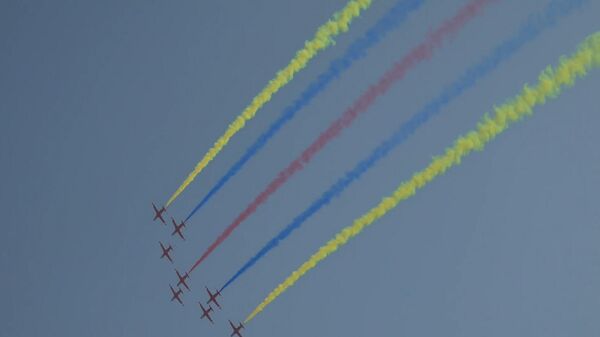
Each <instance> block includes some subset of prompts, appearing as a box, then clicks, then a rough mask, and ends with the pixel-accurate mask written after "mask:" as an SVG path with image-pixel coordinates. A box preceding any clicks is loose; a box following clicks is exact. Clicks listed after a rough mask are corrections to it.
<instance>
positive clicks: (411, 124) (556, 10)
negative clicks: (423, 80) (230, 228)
mask: <svg viewBox="0 0 600 337" xmlns="http://www.w3.org/2000/svg"><path fill="white" fill-rule="evenodd" d="M581 2H582V1H578V2H569V3H567V2H565V1H562V2H556V1H555V2H553V3H551V4H550V5H549V6H548V7H547V8H546V10H545V12H544V13H543V14H542V15H540V16H531V17H530V18H529V20H527V21H526V22H525V23H524V24H523V25H522V26H521V29H520V30H519V31H518V32H517V33H516V35H514V36H513V37H511V38H510V39H508V40H506V41H505V42H503V43H502V44H500V45H499V46H498V47H497V48H496V49H494V50H493V51H492V53H491V54H489V55H488V56H486V57H485V58H484V59H483V60H482V61H481V62H480V63H479V64H477V65H475V66H472V67H471V68H469V69H467V71H466V72H465V73H464V74H463V75H462V77H460V78H459V79H458V80H457V81H456V82H454V83H453V84H452V85H450V86H448V87H446V88H445V90H443V91H442V93H441V94H440V95H439V96H438V97H437V98H436V99H434V100H432V101H431V102H430V103H429V104H427V105H425V106H424V107H423V109H422V110H420V111H419V112H418V113H416V114H415V115H413V116H412V117H411V118H410V119H409V120H408V121H407V122H405V123H403V124H402V125H401V126H400V128H399V129H398V130H397V131H396V132H395V133H394V134H393V136H392V137H391V138H389V139H388V140H387V141H385V142H383V143H382V144H380V145H379V146H378V147H377V148H376V149H375V150H374V151H373V152H372V153H371V155H370V156H369V157H367V158H366V159H364V160H363V161H361V162H359V163H358V164H357V165H356V166H355V167H354V168H353V169H352V170H351V171H348V172H347V173H346V174H345V175H344V176H343V177H341V178H340V179H339V180H338V181H337V182H336V183H335V184H333V185H332V186H331V187H330V188H329V189H328V190H327V191H325V192H324V193H323V194H322V195H321V196H320V197H319V198H318V199H317V200H315V201H314V202H313V203H312V204H311V205H310V206H309V207H308V208H306V209H305V210H304V211H303V212H302V213H300V214H299V215H298V216H297V217H295V218H294V219H293V220H292V222H291V223H289V224H288V225H287V226H286V227H285V228H284V229H283V230H282V231H281V232H279V234H277V236H275V237H274V238H273V239H271V240H270V241H269V242H268V243H267V244H266V245H265V246H264V247H263V248H262V249H261V250H260V251H258V253H257V254H256V255H254V256H253V257H252V258H251V259H250V260H248V261H247V262H246V264H244V265H243V266H242V268H240V269H239V270H238V271H237V272H236V273H235V274H234V275H233V277H231V278H230V279H229V280H228V281H227V282H226V283H225V285H224V286H223V289H225V288H227V287H228V286H229V285H230V284H231V283H233V282H234V281H235V280H236V279H237V278H238V277H240V276H241V275H242V274H243V273H245V272H246V271H247V270H248V269H249V268H251V267H252V266H253V265H254V264H255V263H256V262H258V260H260V259H261V258H262V257H264V256H265V255H266V254H267V253H268V252H269V251H271V250H272V249H274V248H275V247H277V245H279V243H280V242H281V241H282V240H283V239H285V238H287V237H288V236H289V235H290V234H292V232H293V231H294V230H296V229H298V228H299V227H300V226H301V225H302V224H304V223H305V222H306V220H308V219H309V218H310V217H311V216H312V215H314V214H315V213H317V212H318V211H319V210H320V209H321V208H323V207H324V206H326V205H327V204H329V203H330V202H331V200H333V198H335V197H337V196H339V195H340V194H341V193H342V192H343V191H344V190H345V189H346V188H347V187H348V186H350V185H351V184H352V182H354V181H355V180H357V179H358V178H360V177H361V176H362V175H363V174H364V173H365V172H367V171H368V170H369V169H370V168H371V167H372V166H373V165H375V164H376V163H377V162H378V161H379V160H380V159H382V158H384V157H385V156H386V155H387V154H388V153H389V152H390V151H391V150H392V149H394V148H395V147H396V146H398V145H400V144H402V143H403V142H404V141H405V140H406V139H408V137H409V136H410V135H412V134H413V133H414V132H415V131H416V130H417V129H418V128H419V127H420V126H422V125H423V124H425V123H426V122H427V121H428V120H429V119H430V118H431V117H433V116H435V115H437V114H439V113H440V112H441V109H442V108H443V107H444V106H446V105H447V104H449V103H450V102H451V101H452V100H454V99H455V98H457V97H458V96H460V95H461V94H462V93H463V92H464V91H465V90H467V89H469V88H471V87H473V86H474V85H475V84H476V83H477V81H478V80H479V79H481V78H482V77H484V76H485V75H487V74H488V73H489V72H491V71H492V70H494V69H495V68H496V67H498V65H499V64H500V63H501V62H503V61H505V60H507V59H508V58H509V57H510V56H512V55H513V54H514V53H515V52H517V51H518V50H519V49H520V48H521V47H522V46H523V45H525V44H526V43H527V42H529V41H531V40H532V39H533V38H535V37H536V36H537V35H538V34H539V33H541V31H542V30H543V29H545V28H547V27H548V26H550V25H553V24H555V23H556V21H557V19H559V18H560V17H561V16H564V15H566V14H567V13H568V12H570V11H571V10H572V9H573V8H575V7H576V6H578V5H580V4H581Z"/></svg>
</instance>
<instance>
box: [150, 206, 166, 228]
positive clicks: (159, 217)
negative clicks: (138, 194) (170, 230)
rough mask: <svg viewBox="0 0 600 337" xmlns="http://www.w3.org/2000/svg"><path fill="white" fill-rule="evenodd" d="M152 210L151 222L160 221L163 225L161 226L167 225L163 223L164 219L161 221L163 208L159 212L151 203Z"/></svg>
mask: <svg viewBox="0 0 600 337" xmlns="http://www.w3.org/2000/svg"><path fill="white" fill-rule="evenodd" d="M152 208H154V220H152V221H156V219H160V221H161V222H162V223H163V225H166V224H167V223H166V222H165V219H163V217H162V214H163V213H164V212H165V211H166V209H165V207H164V206H163V208H161V209H160V210H159V209H158V208H156V205H155V204H154V203H152Z"/></svg>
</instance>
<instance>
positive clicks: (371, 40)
mask: <svg viewBox="0 0 600 337" xmlns="http://www.w3.org/2000/svg"><path fill="white" fill-rule="evenodd" d="M423 2H424V0H402V1H398V2H397V3H396V5H394V7H392V8H391V9H390V10H389V11H388V12H387V14H386V15H384V16H383V17H382V18H381V19H380V20H379V21H377V23H376V24H375V25H374V26H373V27H372V28H371V29H369V30H368V31H367V32H366V33H365V35H364V36H363V37H361V38H360V39H358V40H356V41H354V43H352V44H351V45H350V46H349V47H348V49H347V50H346V52H345V53H344V55H343V56H341V57H339V58H337V59H335V60H333V61H332V62H331V63H330V65H329V68H328V69H327V71H325V72H324V73H322V74H321V75H319V77H318V78H317V79H316V80H315V81H313V82H312V83H311V84H310V85H309V86H308V87H307V88H306V89H305V90H304V92H303V93H302V94H301V95H300V97H298V99H296V101H294V103H292V104H291V105H289V106H288V107H287V108H286V109H285V110H284V111H283V112H282V114H281V115H280V116H279V118H278V119H277V120H276V121H275V122H273V124H271V126H270V127H269V129H268V130H267V131H265V132H264V133H263V134H262V135H260V137H258V139H257V140H256V141H255V142H254V144H252V146H250V147H249V148H248V149H247V150H246V153H244V155H243V156H242V157H241V158H240V159H239V160H238V161H237V162H236V163H235V164H234V165H233V166H232V167H231V168H230V169H229V171H227V173H225V175H224V176H223V177H221V179H220V180H219V181H218V182H217V183H216V184H215V186H213V188H212V189H211V190H210V191H209V192H208V193H207V194H206V196H205V197H204V199H202V201H200V203H199V204H198V205H197V206H196V207H195V208H194V209H193V210H192V212H191V213H190V215H188V217H187V218H186V219H185V221H187V220H189V219H190V218H191V217H192V216H193V215H194V214H195V213H196V212H197V211H198V210H199V209H200V208H202V206H204V205H205V204H206V203H207V202H208V201H209V200H210V199H211V198H212V197H213V196H214V195H215V194H216V193H217V192H218V191H219V190H220V189H221V188H222V187H223V186H224V185H225V184H226V183H227V182H228V181H229V179H231V178H233V176H235V175H236V174H237V173H238V172H239V171H240V170H241V169H242V167H243V166H244V165H245V164H246V162H248V160H250V159H251V158H252V157H254V156H255V155H256V154H257V153H258V151H260V149H262V148H263V146H265V145H266V144H267V142H268V141H269V140H270V139H271V138H272V137H273V136H274V135H275V134H276V133H277V132H278V131H279V130H280V129H281V128H282V127H283V126H284V125H285V124H286V123H287V122H289V121H291V120H292V118H294V116H295V115H296V113H297V112H298V111H299V110H300V109H302V108H303V107H305V106H306V105H308V104H309V103H310V102H311V100H312V99H313V98H315V97H316V96H317V95H318V94H319V93H320V92H321V91H323V90H324V89H325V88H327V86H328V85H329V84H330V83H331V82H332V81H333V80H334V79H336V78H337V77H339V76H340V75H341V74H342V73H343V72H344V71H345V70H347V69H348V68H350V66H351V65H352V63H353V62H354V61H356V60H358V59H361V58H363V57H365V55H366V52H367V50H369V49H370V48H371V47H373V46H375V45H376V44H377V43H378V42H379V41H380V40H381V39H382V38H383V37H385V36H386V35H387V34H388V33H389V32H390V31H392V30H393V29H394V28H396V27H398V26H399V25H400V23H402V22H403V21H404V19H405V18H406V17H407V16H408V14H410V12H412V11H414V10H416V9H418V8H419V7H420V6H421V5H422V4H423Z"/></svg>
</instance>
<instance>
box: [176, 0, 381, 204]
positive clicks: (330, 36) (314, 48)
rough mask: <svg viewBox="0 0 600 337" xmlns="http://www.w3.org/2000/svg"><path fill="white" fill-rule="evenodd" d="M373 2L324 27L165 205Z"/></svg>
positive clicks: (355, 2) (353, 4)
mask: <svg viewBox="0 0 600 337" xmlns="http://www.w3.org/2000/svg"><path fill="white" fill-rule="evenodd" d="M371 3H372V0H351V1H349V2H348V4H346V7H344V8H343V9H342V10H341V11H338V12H336V13H335V14H334V15H333V17H332V18H331V19H329V21H327V22H326V23H325V24H324V25H322V26H320V27H319V28H318V29H317V32H316V34H315V36H314V37H313V38H312V40H310V41H306V42H305V44H304V47H303V48H302V49H300V50H299V51H298V52H296V55H295V56H294V58H292V60H291V61H290V63H289V64H288V65H287V66H286V67H285V68H283V69H282V70H280V71H278V72H277V75H275V78H273V79H272V80H270V81H269V84H267V86H266V87H265V88H264V89H263V90H262V91H261V92H260V93H259V94H258V95H256V96H255V97H254V98H253V99H252V102H251V103H250V105H248V106H247V107H246V108H245V109H244V111H242V113H241V114H240V115H239V116H237V117H236V118H235V120H234V121H233V122H232V123H231V124H229V127H227V130H226V131H225V133H224V134H223V135H222V136H221V137H219V139H217V141H216V142H215V143H214V144H213V146H212V147H211V148H210V150H209V151H208V152H207V153H206V154H205V155H204V157H203V158H202V160H200V162H198V164H196V167H194V170H193V171H192V172H191V173H190V174H189V175H188V177H187V178H186V179H185V180H184V181H183V183H182V184H181V186H179V187H178V188H177V190H176V191H175V193H173V195H172V196H171V197H170V198H169V200H168V201H167V203H166V205H165V206H166V207H169V205H171V203H172V202H173V201H174V200H175V199H176V198H177V197H178V196H179V195H180V194H181V192H183V190H185V189H186V188H187V187H188V185H189V184H190V183H191V182H192V181H193V180H194V179H195V178H196V176H197V175H198V174H200V172H202V170H204V168H205V167H206V166H207V165H208V163H210V162H211V161H212V160H213V159H214V158H215V157H216V156H217V154H219V152H221V150H222V149H223V147H225V145H227V143H228V142H229V140H230V139H231V138H232V137H233V136H234V135H235V134H236V133H237V132H238V131H240V130H241V129H242V128H243V127H244V125H245V124H246V122H247V121H249V120H251V119H252V118H254V115H256V112H257V111H258V110H259V109H260V108H261V107H262V106H263V105H265V103H267V102H268V101H270V100H271V97H272V96H273V95H274V94H275V93H276V92H277V91H279V89H281V88H282V87H283V86H285V85H286V84H288V83H289V82H290V81H291V80H292V79H293V78H294V75H295V74H296V73H297V72H299V71H300V70H302V69H303V68H304V67H306V65H307V64H308V61H310V60H311V59H312V58H313V57H315V55H317V54H318V53H319V52H320V51H321V50H323V49H325V48H327V47H329V46H330V45H332V44H334V43H335V41H334V38H335V37H336V36H338V35H339V34H341V33H344V32H346V31H348V28H349V26H350V23H351V22H352V21H353V20H354V19H356V18H357V17H358V16H359V15H360V14H361V12H362V11H364V10H366V9H367V8H369V7H370V6H371Z"/></svg>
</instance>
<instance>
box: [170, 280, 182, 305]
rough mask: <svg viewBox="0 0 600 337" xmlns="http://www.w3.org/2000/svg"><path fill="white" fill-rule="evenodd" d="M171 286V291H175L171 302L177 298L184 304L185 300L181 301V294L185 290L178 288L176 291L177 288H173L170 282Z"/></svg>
mask: <svg viewBox="0 0 600 337" xmlns="http://www.w3.org/2000/svg"><path fill="white" fill-rule="evenodd" d="M169 288H171V292H172V293H173V297H171V302H173V300H175V299H176V300H177V302H179V303H180V304H181V305H183V302H182V301H181V298H179V296H181V294H183V290H181V289H179V288H177V291H175V289H173V287H172V286H171V285H170V284H169Z"/></svg>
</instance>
